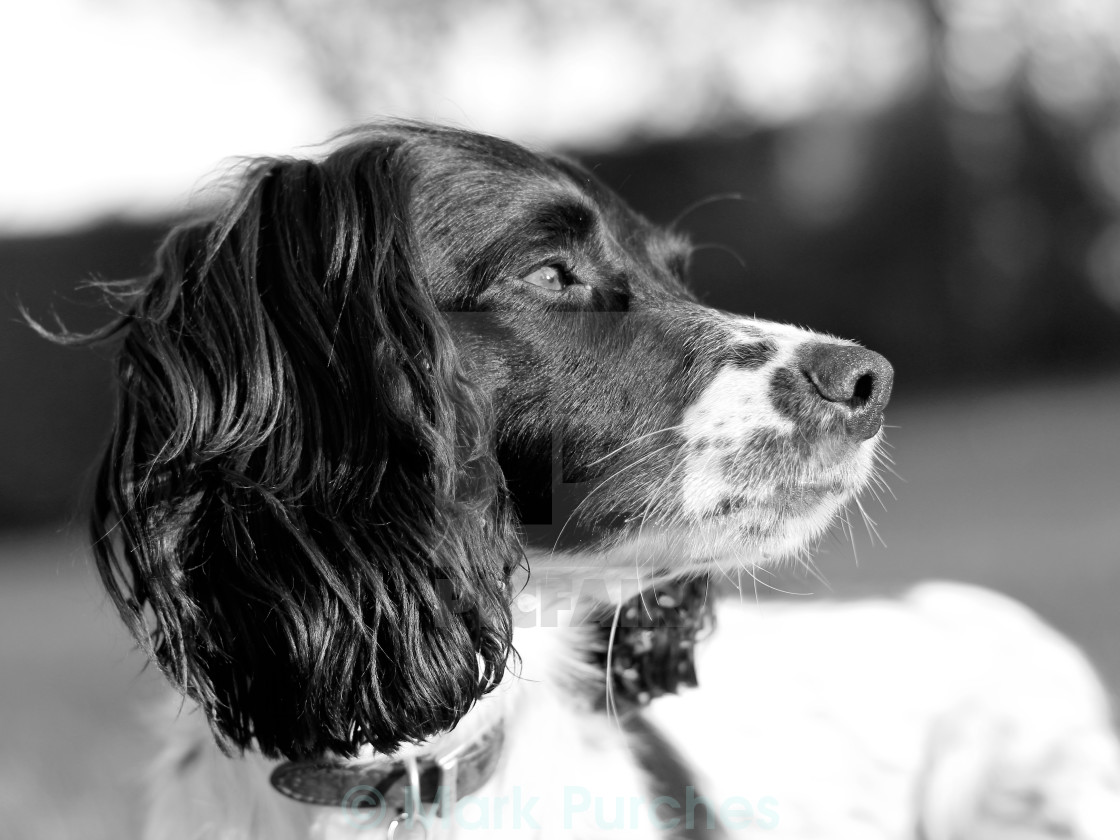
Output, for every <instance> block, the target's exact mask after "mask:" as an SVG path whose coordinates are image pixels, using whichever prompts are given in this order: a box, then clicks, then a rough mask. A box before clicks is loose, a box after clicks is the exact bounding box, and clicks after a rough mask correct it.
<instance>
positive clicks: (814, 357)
mask: <svg viewBox="0 0 1120 840" xmlns="http://www.w3.org/2000/svg"><path fill="white" fill-rule="evenodd" d="M799 355H800V360H801V372H802V373H803V374H804V375H805V378H806V379H808V380H809V381H810V382H811V383H812V384H813V387H814V388H815V389H816V392H817V393H818V394H819V395H820V396H821V398H822V399H824V400H826V401H827V402H830V403H835V404H836V405H837V407H840V408H842V409H843V410H844V411H845V412H846V425H847V430H848V434H850V435H851V436H852V437H854V438H856V439H857V440H867V439H868V438H869V437H871V436H873V435H874V434H875V433H876V432H877V431H879V428H880V427H881V426H882V425H883V409H884V408H885V407H886V405H887V401H888V400H889V399H890V398H891V386H892V385H893V384H894V368H892V367H891V364H890V362H888V361H887V360H886V359H885V358H883V357H882V356H880V355H879V354H878V353H874V352H872V351H871V350H865V349H864V348H862V347H852V346H849V345H844V344H825V343H823V342H819V343H814V344H812V345H810V346H809V347H808V348H806V349H805V350H803V351H802V352H801V353H800V354H799Z"/></svg>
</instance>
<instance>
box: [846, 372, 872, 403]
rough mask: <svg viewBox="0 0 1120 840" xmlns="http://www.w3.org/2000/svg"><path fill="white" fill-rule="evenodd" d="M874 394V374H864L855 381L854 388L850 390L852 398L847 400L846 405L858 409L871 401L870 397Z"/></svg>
mask: <svg viewBox="0 0 1120 840" xmlns="http://www.w3.org/2000/svg"><path fill="white" fill-rule="evenodd" d="M874 393H875V374H873V373H865V374H864V375H863V376H861V377H859V379H857V380H856V384H855V387H854V388H853V389H852V398H851V399H850V400H848V405H850V406H851V407H852V408H853V409H860V408H862V407H863V406H865V405H867V403H869V402H870V401H871V396H872V394H874Z"/></svg>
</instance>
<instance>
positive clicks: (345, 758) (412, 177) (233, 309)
mask: <svg viewBox="0 0 1120 840" xmlns="http://www.w3.org/2000/svg"><path fill="white" fill-rule="evenodd" d="M689 257H690V245H689V242H688V240H687V238H686V237H685V236H683V235H682V234H681V233H679V232H677V231H674V230H666V229H662V228H659V227H657V226H655V225H653V224H651V223H649V222H648V221H646V220H645V219H643V218H642V217H641V216H639V215H637V214H636V213H635V212H633V211H632V210H631V209H629V208H628V207H627V206H626V205H625V204H624V203H623V202H622V201H621V200H620V199H619V198H618V197H617V196H615V195H614V194H613V193H612V192H611V191H610V190H609V189H608V188H607V187H605V186H604V185H603V184H602V183H600V182H599V181H598V180H596V178H595V177H594V176H593V175H592V174H591V173H590V172H588V171H587V170H585V169H583V168H581V167H580V166H579V165H577V164H576V163H574V162H572V161H570V160H568V159H566V158H563V157H559V156H552V155H544V154H537V153H533V152H530V151H528V150H526V149H524V148H522V147H520V146H517V145H515V144H513V143H509V142H505V141H502V140H499V139H495V138H492V137H487V136H482V135H479V134H474V133H470V132H466V131H460V130H454V129H449V128H441V127H433V126H428V125H421V124H413V123H385V124H380V125H376V126H368V127H365V128H362V129H358V130H355V131H353V132H350V133H348V134H346V135H344V136H342V137H341V138H339V139H337V140H336V141H335V142H334V143H333V144H332V145H331V146H330V147H329V148H328V149H327V150H326V151H325V152H324V153H323V154H321V155H319V156H317V157H315V158H312V159H280V158H277V159H265V160H259V161H256V162H254V163H252V164H251V165H250V166H248V168H247V169H246V170H245V172H244V173H243V174H242V175H241V177H240V178H239V179H238V180H237V182H236V183H235V184H234V185H233V188H232V189H231V190H230V191H229V193H228V194H227V195H226V196H224V198H223V200H222V202H221V206H220V208H219V209H218V210H217V211H216V212H214V213H213V214H211V215H209V216H207V217H205V218H201V219H198V220H195V221H192V222H188V223H185V224H183V225H181V226H179V227H178V228H176V229H175V230H173V231H172V232H171V233H170V234H169V236H168V237H167V239H166V241H165V242H164V243H163V245H162V246H161V248H160V249H159V251H158V254H157V257H156V265H155V269H154V270H153V272H152V273H151V275H150V276H149V277H147V278H144V279H143V280H142V281H141V282H139V283H135V284H126V285H118V286H115V287H113V288H112V289H111V291H112V292H113V294H114V296H115V298H116V300H117V301H118V302H119V305H121V306H122V307H123V310H122V314H121V316H120V317H119V319H118V320H116V321H114V322H113V323H112V324H110V325H108V326H107V327H106V328H105V329H103V330H101V331H99V332H97V333H95V334H93V335H89V336H84V337H77V336H66V335H56V339H58V340H71V341H102V340H110V339H113V340H116V341H118V342H119V351H118V356H117V370H118V379H119V400H118V408H117V416H116V421H115V426H114V430H113V433H112V438H111V441H110V443H109V445H108V448H107V452H106V455H105V457H104V460H103V463H102V466H101V469H100V472H99V475H98V479H97V489H96V501H95V503H94V506H93V515H92V523H93V525H92V538H93V545H94V551H95V555H96V561H97V565H98V569H99V571H100V574H101V578H102V580H103V582H104V584H105V587H106V589H107V592H108V594H109V596H110V597H111V599H112V601H113V602H114V604H115V605H116V607H117V609H118V610H119V611H120V614H121V616H122V617H123V619H124V621H125V623H126V624H127V625H128V627H129V629H130V630H131V632H132V634H133V635H134V636H135V637H136V639H137V641H138V642H139V644H140V645H141V647H142V648H143V649H144V650H145V651H146V652H147V654H148V655H149V656H150V658H151V660H152V661H153V662H155V663H156V664H157V665H158V667H159V668H160V669H161V670H162V671H163V673H164V674H165V675H166V676H167V678H168V680H169V681H170V683H171V684H172V685H173V686H174V687H175V689H176V690H177V691H176V693H175V694H176V696H175V699H174V701H173V702H170V703H169V705H168V708H167V709H164V710H161V713H160V715H159V716H158V724H157V725H158V727H159V730H160V733H161V737H162V738H163V741H164V743H165V747H164V749H163V752H162V753H161V755H160V756H159V758H158V761H157V762H156V766H155V767H154V769H153V770H152V773H151V776H150V785H149V788H150V801H149V803H148V810H147V817H146V828H145V831H146V834H145V836H146V837H149V838H168V839H169V840H170V838H182V840H186V838H192V840H194V838H203V837H207V838H222V840H234V839H235V838H236V840H247V839H248V838H269V840H277V838H297V837H316V838H349V837H363V838H373V837H388V838H398V840H399V838H403V837H406V836H408V837H420V836H423V837H460V836H477V835H485V836H501V837H505V836H510V837H538V838H546V837H580V838H598V837H603V838H608V837H610V838H616V837H631V838H646V837H666V836H671V837H695V836H704V837H727V836H740V835H741V836H750V837H758V836H776V837H787V838H803V839H804V840H808V838H820V837H843V838H877V839H878V838H883V839H884V840H885V838H922V840H957V838H995V837H999V838H1011V837H1014V838H1042V837H1077V838H1104V837H1110V838H1111V837H1114V836H1116V832H1117V831H1118V830H1120V757H1118V750H1117V744H1116V740H1115V738H1114V736H1113V732H1112V728H1111V722H1110V711H1109V707H1108V700H1107V697H1106V694H1105V692H1104V691H1103V689H1102V687H1101V685H1100V683H1099V682H1098V680H1097V678H1096V677H1095V675H1094V674H1093V671H1092V669H1091V667H1090V666H1089V665H1088V663H1087V662H1086V661H1085V659H1084V658H1083V657H1082V656H1081V654H1080V653H1079V652H1078V651H1077V650H1076V649H1075V648H1074V647H1073V646H1072V645H1071V644H1069V643H1068V642H1066V641H1064V640H1063V639H1061V638H1060V637H1059V636H1058V635H1057V634H1055V633H1054V632H1053V631H1051V630H1049V629H1048V628H1046V627H1045V626H1044V625H1043V624H1042V623H1041V622H1040V621H1039V620H1038V619H1036V618H1035V617H1033V616H1032V615H1031V614H1029V613H1028V612H1027V611H1026V610H1025V609H1024V608H1022V607H1020V606H1018V605H1016V604H1014V603H1012V602H1010V601H1008V600H1005V599H1003V598H1001V597H1000V596H997V595H994V594H992V593H987V592H983V591H981V590H975V589H970V588H968V587H964V586H959V585H953V584H929V585H925V586H922V587H919V588H917V589H915V590H913V591H911V592H908V593H905V594H903V595H901V596H899V597H897V598H890V599H886V598H885V599H877V600H875V599H873V600H866V601H860V602H852V603H837V602H817V603H815V604H813V605H810V606H803V605H797V606H795V605H791V604H786V603H782V602H766V603H762V604H747V605H743V603H742V602H741V601H740V600H738V599H736V598H735V597H727V595H728V593H729V592H730V593H731V594H732V595H734V587H731V586H730V583H729V582H731V581H735V580H737V579H739V578H741V577H742V576H744V575H745V576H747V577H748V579H749V578H750V577H751V576H752V575H753V574H754V573H755V571H756V570H757V569H760V568H766V567H768V566H773V565H775V564H778V563H782V562H791V561H792V562H796V561H797V560H798V559H799V558H802V557H804V556H805V555H806V553H807V552H809V551H810V550H811V549H812V547H813V545H814V544H815V542H816V541H817V540H818V539H819V538H820V537H821V535H822V534H824V533H825V532H826V531H827V530H828V529H829V527H830V526H831V524H832V523H833V522H834V521H835V520H836V518H837V516H838V515H839V514H840V513H841V512H842V511H843V510H844V509H845V506H846V505H848V504H849V503H851V502H852V501H853V500H854V499H856V498H857V496H858V495H859V494H860V493H861V492H862V491H863V490H865V489H866V488H867V487H868V486H869V485H870V484H871V483H872V482H874V481H876V480H877V478H876V469H877V465H878V462H879V459H880V454H881V453H880V448H881V444H882V439H883V428H882V424H883V414H884V409H885V407H886V405H887V402H888V399H889V397H890V392H891V387H892V380H893V371H892V369H891V366H890V364H889V363H888V362H887V361H886V359H884V358H883V357H882V356H880V355H878V354H876V353H874V352H872V351H870V350H867V349H864V348H863V347H861V346H859V345H857V344H855V343H853V342H851V341H846V340H842V339H838V338H835V337H831V336H826V335H822V334H818V333H814V332H810V331H808V330H804V329H799V328H794V327H790V326H785V325H781V324H777V323H772V322H767V321H763V320H759V319H755V318H745V317H739V316H735V315H731V314H727V313H724V312H720V311H716V310H714V309H711V308H709V307H706V306H704V305H702V304H701V303H699V302H698V301H697V299H696V297H695V296H694V295H693V294H692V292H690V291H689V288H688V286H687V283H686V278H687V273H688V263H689Z"/></svg>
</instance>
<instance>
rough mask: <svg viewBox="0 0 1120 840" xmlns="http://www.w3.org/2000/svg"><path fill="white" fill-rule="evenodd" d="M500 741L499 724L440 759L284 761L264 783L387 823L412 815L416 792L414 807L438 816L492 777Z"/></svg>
mask: <svg viewBox="0 0 1120 840" xmlns="http://www.w3.org/2000/svg"><path fill="white" fill-rule="evenodd" d="M504 740H505V730H504V728H503V726H502V724H501V723H499V724H498V725H497V726H494V727H492V728H490V729H489V730H488V731H487V732H485V733H484V734H483V735H482V737H481V738H478V739H477V740H475V741H471V742H470V743H467V744H464V745H463V746H462V747H460V748H459V749H457V750H456V751H454V752H453V753H450V754H448V755H446V756H442V757H440V758H418V759H415V760H413V761H411V762H410V761H404V760H399V759H398V760H380V759H379V760H375V761H374V762H371V763H365V764H362V763H358V762H350V763H340V762H339V761H338V760H332V759H315V760H312V761H287V762H284V763H283V764H281V765H279V766H278V767H276V769H275V770H273V771H272V775H271V777H270V781H271V782H272V786H273V787H274V788H276V790H278V791H280V793H282V794H284V795H285V796H288V797H290V798H292V799H295V800H297V801H299V802H303V803H305V804H308V805H329V806H335V807H342V808H347V809H355V808H357V809H372V808H381V809H385V812H386V814H387V815H388V816H389V818H390V819H392V818H393V817H396V816H399V815H402V814H407V813H415V811H414V810H413V809H415V808H416V806H417V799H416V793H415V789H418V790H419V804H421V805H429V806H430V805H433V804H435V805H438V806H439V810H438V814H439V816H441V817H442V816H445V815H446V814H445V811H446V810H447V809H448V808H449V807H453V806H454V804H455V803H456V802H457V801H459V799H460V798H462V797H464V796H466V795H467V794H470V793H474V792H475V791H477V790H478V789H479V788H481V787H482V786H483V785H484V784H485V783H486V782H487V781H488V780H489V779H490V777H491V776H493V775H494V770H495V768H496V767H497V766H498V761H499V759H500V758H501V755H502V744H503V742H504ZM410 777H411V778H410ZM378 821H379V820H378Z"/></svg>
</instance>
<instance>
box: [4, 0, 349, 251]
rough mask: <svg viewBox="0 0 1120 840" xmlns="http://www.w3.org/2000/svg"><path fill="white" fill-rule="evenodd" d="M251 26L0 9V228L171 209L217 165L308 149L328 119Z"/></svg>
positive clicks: (67, 0) (182, 10)
mask: <svg viewBox="0 0 1120 840" xmlns="http://www.w3.org/2000/svg"><path fill="white" fill-rule="evenodd" d="M293 55H298V50H297V49H296V48H295V47H294V46H293V45H290V44H287V43H286V42H285V41H284V36H283V35H282V34H281V33H278V32H276V31H275V30H270V28H269V27H268V25H267V24H266V23H265V22H264V21H254V22H253V25H252V26H247V27H243V28H242V31H240V32H235V31H233V30H232V28H231V27H229V26H228V24H227V23H226V21H225V20H224V19H222V18H221V17H220V15H219V13H218V12H217V11H216V10H214V9H213V8H212V7H211V6H210V4H208V3H203V2H199V3H195V4H193V5H192V4H186V3H182V2H164V0H161V2H158V3H154V2H148V3H139V2H135V0H98V2H89V1H88V0H86V2H83V0H12V2H7V3H5V4H4V5H3V7H0V120H2V124H3V131H2V133H0V230H4V229H8V230H12V229H36V228H46V227H58V226H62V225H67V224H75V223H80V222H81V221H83V220H85V219H88V218H89V217H91V216H94V215H99V214H101V213H105V212H116V213H126V214H140V213H146V212H151V211H167V210H170V209H173V208H177V207H181V206H182V205H183V202H184V201H185V200H187V198H188V197H189V195H190V194H191V192H192V191H193V190H194V189H196V188H197V187H198V186H200V185H202V184H203V183H204V178H203V176H205V175H207V173H212V172H213V171H215V169H217V168H219V167H220V166H221V165H223V162H225V161H228V160H229V159H230V156H234V155H250V154H261V153H281V152H285V151H289V150H292V149H294V148H296V147H297V146H298V145H300V144H305V143H308V142H310V141H315V140H321V139H323V138H324V137H325V136H326V135H328V134H329V133H330V132H331V131H332V130H334V128H336V127H337V126H338V125H339V123H340V121H341V118H340V116H339V115H337V114H334V113H331V112H330V111H329V110H328V109H327V107H326V106H325V105H324V104H323V103H322V102H321V97H318V96H317V95H316V91H315V90H314V88H313V87H312V86H311V85H310V84H309V83H307V82H305V81H302V79H301V76H302V75H303V74H301V73H299V72H298V69H297V67H295V66H294V65H295V62H294V61H292V59H291V56H293Z"/></svg>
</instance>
